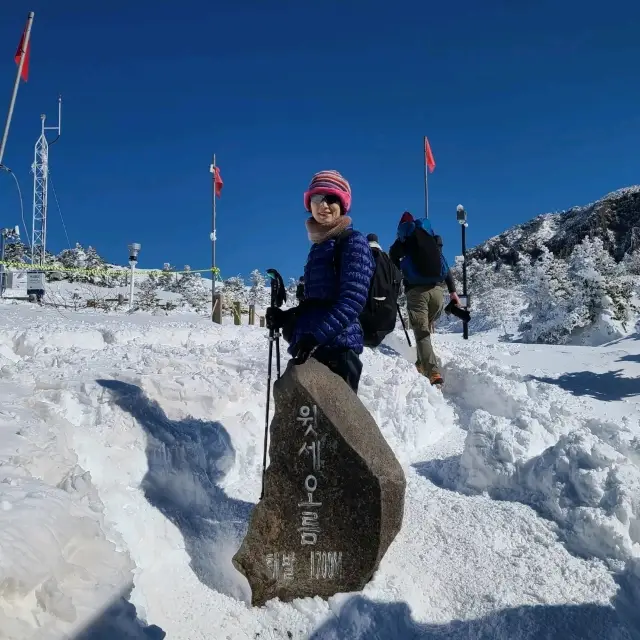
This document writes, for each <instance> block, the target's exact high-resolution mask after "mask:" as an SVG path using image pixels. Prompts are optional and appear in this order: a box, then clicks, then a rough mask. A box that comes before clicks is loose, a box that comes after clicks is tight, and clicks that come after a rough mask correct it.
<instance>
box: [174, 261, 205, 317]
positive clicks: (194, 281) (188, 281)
mask: <svg viewBox="0 0 640 640" xmlns="http://www.w3.org/2000/svg"><path fill="white" fill-rule="evenodd" d="M175 291H177V292H178V293H179V294H180V296H181V297H182V299H183V300H184V301H185V302H186V303H187V304H188V305H189V306H190V307H192V308H193V309H195V310H196V311H197V312H198V313H202V312H204V311H206V310H207V308H208V307H209V305H210V302H211V298H210V292H209V289H208V287H207V285H206V284H205V282H204V281H203V279H202V276H201V275H200V274H199V273H194V272H193V271H191V268H190V267H189V265H185V267H184V273H181V274H179V278H178V283H177V285H176V287H175Z"/></svg>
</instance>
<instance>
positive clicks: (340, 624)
mask: <svg viewBox="0 0 640 640" xmlns="http://www.w3.org/2000/svg"><path fill="white" fill-rule="evenodd" d="M620 594H623V595H620ZM614 600H620V601H621V602H615V604H614V606H609V605H602V604H593V603H589V604H581V605H536V606H521V607H515V608H512V609H504V610H502V611H496V612H494V613H491V614H489V615H486V616H484V617H482V618H478V619H475V620H465V621H461V620H455V621H453V622H449V623H446V624H441V625H437V624H425V623H419V622H416V621H414V620H413V619H412V617H411V611H410V609H409V606H408V605H407V604H406V603H404V602H393V603H382V602H375V601H372V600H369V599H368V598H365V597H363V596H359V595H358V596H355V597H353V598H351V599H350V600H349V601H347V603H346V604H345V605H344V606H343V607H342V609H341V610H340V611H339V612H338V614H337V615H336V616H335V617H333V618H331V619H329V620H327V622H326V623H325V624H323V625H322V626H321V627H320V628H319V629H317V630H316V631H315V632H314V633H313V634H311V636H310V639H311V640H342V639H344V638H350V639H353V640H392V639H395V638H398V639H399V638H402V640H418V639H420V640H445V639H448V640H604V639H606V640H637V639H638V638H640V627H639V626H638V618H637V615H638V614H637V613H635V611H636V609H637V606H636V607H635V608H634V607H633V597H631V601H629V594H628V592H627V590H626V589H622V588H621V590H620V591H619V593H618V596H616V598H614ZM627 616H630V617H631V619H629V617H627ZM633 616H635V619H633ZM623 618H626V619H623Z"/></svg>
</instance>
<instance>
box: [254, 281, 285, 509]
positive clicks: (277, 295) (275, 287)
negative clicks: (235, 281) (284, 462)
mask: <svg viewBox="0 0 640 640" xmlns="http://www.w3.org/2000/svg"><path fill="white" fill-rule="evenodd" d="M267 276H268V277H269V279H270V280H271V304H270V307H271V308H280V307H281V306H282V305H283V304H284V303H285V302H286V301H287V291H286V289H285V286H284V281H283V280H282V276H281V275H280V274H279V273H278V272H277V271H276V270H275V269H267ZM274 342H275V343H276V371H277V374H278V378H279V377H280V329H279V328H278V329H275V328H274V327H273V326H271V327H270V328H269V363H268V365H267V412H266V415H265V425H264V452H263V455H262V491H261V493H260V500H262V498H264V475H265V472H266V470H267V446H268V441H269V401H270V398H271V362H272V360H273V343H274Z"/></svg>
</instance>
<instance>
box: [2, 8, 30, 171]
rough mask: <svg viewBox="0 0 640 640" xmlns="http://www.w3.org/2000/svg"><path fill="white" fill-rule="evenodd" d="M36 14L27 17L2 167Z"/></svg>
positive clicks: (5, 135)
mask: <svg viewBox="0 0 640 640" xmlns="http://www.w3.org/2000/svg"><path fill="white" fill-rule="evenodd" d="M34 15H35V13H34V12H33V11H29V16H28V17H27V26H26V28H25V30H24V38H23V42H22V51H21V54H20V62H19V63H18V72H17V74H16V81H15V83H14V85H13V94H12V95H11V102H10V103H9V113H8V114H7V121H6V122H5V125H4V133H3V134H2V142H0V166H2V158H3V157H4V150H5V147H6V146H7V138H8V137H9V128H10V127H11V120H12V119H13V109H14V107H15V105H16V98H17V96H18V88H19V87H20V76H21V75H22V67H23V66H24V63H25V59H26V57H27V55H26V53H27V51H28V49H29V40H30V38H31V25H32V24H33V16H34Z"/></svg>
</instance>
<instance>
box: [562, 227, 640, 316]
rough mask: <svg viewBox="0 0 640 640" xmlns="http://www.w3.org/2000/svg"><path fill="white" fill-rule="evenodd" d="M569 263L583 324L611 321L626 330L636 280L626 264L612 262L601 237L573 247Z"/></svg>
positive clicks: (576, 302) (586, 239)
mask: <svg viewBox="0 0 640 640" xmlns="http://www.w3.org/2000/svg"><path fill="white" fill-rule="evenodd" d="M568 262H569V274H570V277H571V279H572V280H573V282H574V285H575V290H576V298H575V304H576V307H577V308H578V309H579V311H580V313H581V315H582V318H583V319H584V322H585V323H595V322H597V321H598V320H600V319H607V318H609V319H611V320H614V321H617V322H620V323H621V324H622V326H623V327H624V328H626V324H627V323H628V322H629V321H630V320H631V318H632V312H633V308H632V306H631V304H630V298H631V295H632V293H633V279H632V278H631V277H629V275H628V274H627V272H626V269H625V265H624V264H622V263H617V262H616V261H615V260H614V259H613V257H612V256H611V254H610V253H609V252H608V251H607V250H606V249H605V248H604V244H603V242H602V239H601V238H584V239H583V240H582V242H581V243H580V244H578V245H576V246H575V247H574V249H573V251H572V253H571V256H570V258H569V261H568Z"/></svg>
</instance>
